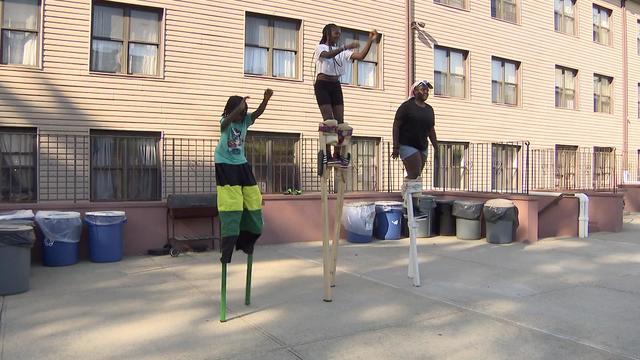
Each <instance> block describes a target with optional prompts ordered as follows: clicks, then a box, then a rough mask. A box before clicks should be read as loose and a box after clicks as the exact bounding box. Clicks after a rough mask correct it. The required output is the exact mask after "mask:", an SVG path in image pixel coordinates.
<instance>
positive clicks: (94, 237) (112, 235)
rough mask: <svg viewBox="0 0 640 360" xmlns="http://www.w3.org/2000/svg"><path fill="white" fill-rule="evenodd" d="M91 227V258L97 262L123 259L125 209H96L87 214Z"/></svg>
mask: <svg viewBox="0 0 640 360" xmlns="http://www.w3.org/2000/svg"><path fill="white" fill-rule="evenodd" d="M84 222H85V223H86V224H87V226H88V229H89V259H90V260H91V261H92V262H96V263H107V262H117V261H120V260H122V245H123V238H124V237H123V235H122V233H123V230H124V224H125V223H126V222H127V218H126V217H125V213H124V211H94V212H88V213H86V214H85V218H84Z"/></svg>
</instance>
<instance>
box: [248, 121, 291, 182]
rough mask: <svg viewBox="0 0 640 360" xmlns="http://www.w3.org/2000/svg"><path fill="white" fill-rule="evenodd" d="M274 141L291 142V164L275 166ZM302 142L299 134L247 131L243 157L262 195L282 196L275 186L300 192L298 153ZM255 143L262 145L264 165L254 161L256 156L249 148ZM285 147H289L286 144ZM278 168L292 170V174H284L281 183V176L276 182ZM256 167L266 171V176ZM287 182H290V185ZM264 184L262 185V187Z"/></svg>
mask: <svg viewBox="0 0 640 360" xmlns="http://www.w3.org/2000/svg"><path fill="white" fill-rule="evenodd" d="M274 141H285V142H291V145H292V149H289V150H292V153H293V157H294V158H293V162H291V163H278V164H276V163H275V162H274V161H275V160H274V157H275V156H274V150H273V148H274ZM301 141H302V137H301V136H300V134H299V133H278V132H269V131H255V130H249V131H247V136H246V138H245V155H246V157H247V161H248V162H249V164H250V165H251V168H252V171H253V173H254V175H255V178H256V182H257V184H258V186H259V187H260V191H261V192H262V193H264V194H282V192H283V191H285V190H282V189H284V188H282V189H280V190H279V189H277V186H284V187H287V188H291V189H294V188H296V189H298V190H300V186H301V185H302V176H301V169H300V167H301V165H302V164H301V153H300V142H301ZM256 143H258V144H260V143H264V146H265V148H264V151H265V154H264V159H258V160H264V163H262V162H260V161H256V159H257V155H254V154H253V153H252V152H251V147H252V146H256ZM286 145H290V144H288V143H286ZM277 166H279V167H280V169H282V168H283V167H288V168H290V169H292V170H293V173H292V174H285V180H284V182H283V181H282V175H281V176H280V181H279V182H277V181H276V171H275V169H276V167H277ZM258 167H264V168H265V169H266V171H265V172H266V174H265V173H263V171H261V170H260V169H258ZM288 180H292V183H290V182H289V181H288ZM263 184H264V185H263Z"/></svg>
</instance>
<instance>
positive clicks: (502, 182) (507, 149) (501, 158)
mask: <svg viewBox="0 0 640 360" xmlns="http://www.w3.org/2000/svg"><path fill="white" fill-rule="evenodd" d="M519 155H520V146H519V145H510V144H492V145H491V164H492V166H491V190H493V191H498V192H514V191H517V190H518V188H519V186H518V184H519V181H518V180H519V171H518V165H519V161H518V160H519Z"/></svg>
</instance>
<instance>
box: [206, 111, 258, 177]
mask: <svg viewBox="0 0 640 360" xmlns="http://www.w3.org/2000/svg"><path fill="white" fill-rule="evenodd" d="M222 121H224V118H221V119H220V124H222ZM251 125H253V122H252V120H251V114H250V113H247V115H246V116H245V117H244V119H243V120H242V121H240V122H232V123H231V124H229V126H228V127H227V128H226V129H225V130H223V131H221V133H220V142H219V143H218V146H217V147H216V153H215V162H216V163H220V164H233V165H240V164H244V163H246V162H247V158H246V157H245V155H244V141H245V138H246V137H247V129H248V128H249V126H251Z"/></svg>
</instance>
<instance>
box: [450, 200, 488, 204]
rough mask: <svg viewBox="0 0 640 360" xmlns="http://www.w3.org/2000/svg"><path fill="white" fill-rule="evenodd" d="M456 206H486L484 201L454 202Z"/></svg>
mask: <svg viewBox="0 0 640 360" xmlns="http://www.w3.org/2000/svg"><path fill="white" fill-rule="evenodd" d="M454 203H455V204H460V205H480V204H484V202H482V201H477V200H454Z"/></svg>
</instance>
